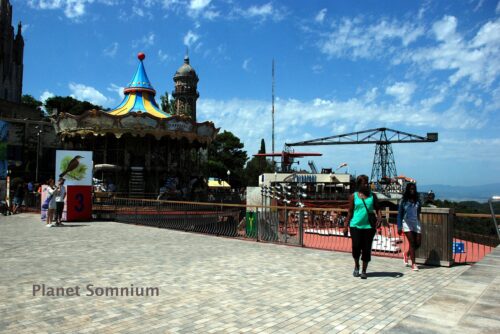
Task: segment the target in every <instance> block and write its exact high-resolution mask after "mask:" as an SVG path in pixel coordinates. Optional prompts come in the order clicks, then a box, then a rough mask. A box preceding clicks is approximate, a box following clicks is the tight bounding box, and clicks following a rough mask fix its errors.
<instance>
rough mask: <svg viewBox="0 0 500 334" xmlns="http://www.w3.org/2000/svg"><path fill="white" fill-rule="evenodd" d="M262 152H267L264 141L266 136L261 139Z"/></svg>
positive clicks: (260, 151)
mask: <svg viewBox="0 0 500 334" xmlns="http://www.w3.org/2000/svg"><path fill="white" fill-rule="evenodd" d="M259 153H260V154H265V153H266V142H265V141H264V138H262V139H261V140H260V150H259Z"/></svg>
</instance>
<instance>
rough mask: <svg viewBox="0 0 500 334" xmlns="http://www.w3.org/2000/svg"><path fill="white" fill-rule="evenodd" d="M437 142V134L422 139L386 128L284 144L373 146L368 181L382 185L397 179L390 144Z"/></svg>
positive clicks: (287, 145)
mask: <svg viewBox="0 0 500 334" xmlns="http://www.w3.org/2000/svg"><path fill="white" fill-rule="evenodd" d="M437 140H438V134H437V133H435V132H432V133H427V136H426V137H423V136H419V135H414V134H411V133H407V132H403V131H398V130H393V129H388V128H376V129H370V130H364V131H358V132H351V133H346V134H342V135H336V136H330V137H323V138H318V139H312V140H307V141H301V142H295V143H286V144H285V146H286V147H292V146H318V145H350V144H375V155H374V157H373V166H372V175H371V178H370V179H371V180H374V182H377V183H379V184H384V183H389V182H390V181H391V180H395V179H396V178H397V177H398V175H397V171H396V162H395V161H394V154H393V153H392V144H396V143H432V142H436V141H437Z"/></svg>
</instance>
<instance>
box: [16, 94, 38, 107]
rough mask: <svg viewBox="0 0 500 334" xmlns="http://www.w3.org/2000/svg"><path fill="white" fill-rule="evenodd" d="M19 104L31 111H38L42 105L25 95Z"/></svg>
mask: <svg viewBox="0 0 500 334" xmlns="http://www.w3.org/2000/svg"><path fill="white" fill-rule="evenodd" d="M21 103H22V104H24V105H25V106H28V107H30V108H33V109H40V108H41V107H42V106H43V103H42V102H40V101H38V100H37V99H35V98H34V97H33V96H31V95H28V94H25V95H23V96H22V97H21Z"/></svg>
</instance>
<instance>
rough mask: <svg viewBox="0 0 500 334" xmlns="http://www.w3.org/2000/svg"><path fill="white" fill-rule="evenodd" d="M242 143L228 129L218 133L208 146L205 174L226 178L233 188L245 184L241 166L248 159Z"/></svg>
mask: <svg viewBox="0 0 500 334" xmlns="http://www.w3.org/2000/svg"><path fill="white" fill-rule="evenodd" d="M243 147H244V145H243V143H242V142H241V141H240V139H239V138H238V137H236V136H235V135H234V134H232V133H231V132H229V131H224V132H223V133H219V134H218V135H217V137H216V138H215V140H214V141H213V142H212V144H211V145H210V146H209V148H208V161H207V164H206V165H205V175H207V176H211V177H217V178H220V179H223V180H227V179H228V175H227V171H228V170H229V171H230V173H231V174H230V175H229V180H230V183H231V185H232V186H233V187H234V188H237V187H243V186H245V181H246V180H245V177H244V171H243V167H244V166H245V163H246V161H247V160H248V156H247V152H246V151H244V150H243Z"/></svg>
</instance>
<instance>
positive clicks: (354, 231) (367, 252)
mask: <svg viewBox="0 0 500 334" xmlns="http://www.w3.org/2000/svg"><path fill="white" fill-rule="evenodd" d="M375 232H376V231H375V229H374V228H367V229H365V228H356V227H351V237H352V257H353V258H354V260H356V261H359V257H360V256H361V260H362V261H363V262H370V260H371V259H372V243H373V237H374V236H375Z"/></svg>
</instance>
